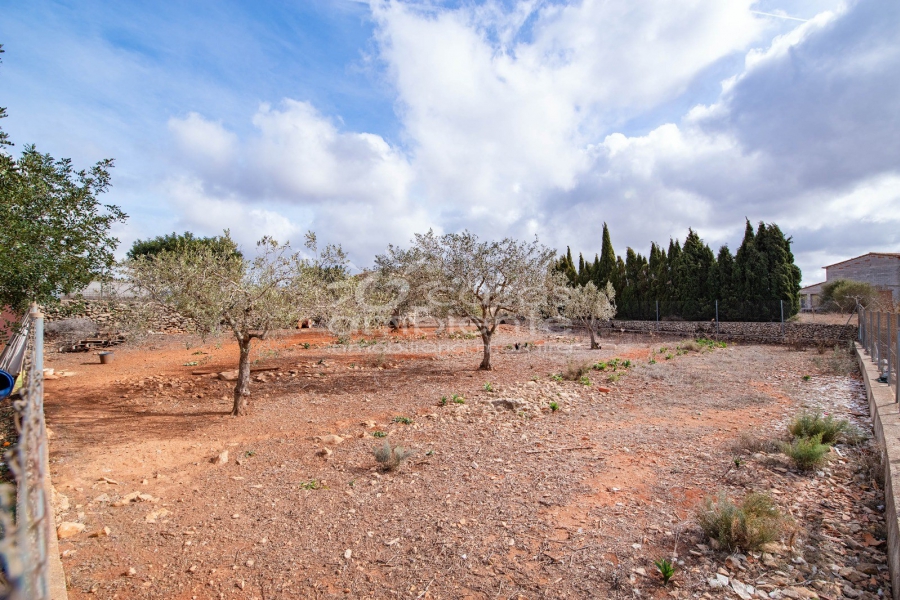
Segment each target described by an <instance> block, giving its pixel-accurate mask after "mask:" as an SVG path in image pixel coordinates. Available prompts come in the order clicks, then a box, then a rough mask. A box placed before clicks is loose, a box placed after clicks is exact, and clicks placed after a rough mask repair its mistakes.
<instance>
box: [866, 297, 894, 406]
mask: <svg viewBox="0 0 900 600" xmlns="http://www.w3.org/2000/svg"><path fill="white" fill-rule="evenodd" d="M859 343H860V344H862V346H863V348H864V349H865V351H866V353H868V355H869V357H870V358H871V359H872V362H874V363H875V364H876V366H877V367H878V373H879V374H880V375H881V377H880V378H879V381H881V382H882V383H887V384H888V385H890V386H892V387H893V388H894V400H895V401H896V402H900V384H898V381H900V314H897V313H893V312H883V311H878V310H873V309H871V308H869V309H865V308H860V309H859Z"/></svg>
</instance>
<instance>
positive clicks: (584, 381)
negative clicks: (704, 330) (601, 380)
mask: <svg viewBox="0 0 900 600" xmlns="http://www.w3.org/2000/svg"><path fill="white" fill-rule="evenodd" d="M579 381H580V382H581V385H584V386H589V385H591V378H590V377H588V376H587V375H583V376H582V377H581V379H579Z"/></svg>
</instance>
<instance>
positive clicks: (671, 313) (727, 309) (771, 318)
mask: <svg viewBox="0 0 900 600" xmlns="http://www.w3.org/2000/svg"><path fill="white" fill-rule="evenodd" d="M795 312H796V310H794V309H793V308H792V306H791V304H790V302H785V301H782V300H760V301H756V302H742V301H737V300H707V299H702V298H701V299H695V300H687V301H679V302H675V301H668V300H640V301H635V300H632V301H629V300H624V301H619V302H617V304H616V318H617V319H627V320H633V321H741V322H756V323H778V322H781V321H784V320H785V319H788V318H790V317H791V316H792V315H793V314H794V313H795Z"/></svg>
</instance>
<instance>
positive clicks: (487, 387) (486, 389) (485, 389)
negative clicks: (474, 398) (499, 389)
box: [484, 381, 494, 392]
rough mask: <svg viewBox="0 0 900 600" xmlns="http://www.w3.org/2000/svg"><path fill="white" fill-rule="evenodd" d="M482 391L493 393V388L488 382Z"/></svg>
mask: <svg viewBox="0 0 900 600" xmlns="http://www.w3.org/2000/svg"><path fill="white" fill-rule="evenodd" d="M484 391H486V392H493V391H494V386H493V385H491V382H490V381H489V382H487V383H486V384H484Z"/></svg>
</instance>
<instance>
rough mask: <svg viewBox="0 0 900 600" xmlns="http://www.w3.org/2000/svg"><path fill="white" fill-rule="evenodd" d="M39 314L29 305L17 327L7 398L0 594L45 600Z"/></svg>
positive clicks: (46, 505) (0, 492) (46, 510)
mask: <svg viewBox="0 0 900 600" xmlns="http://www.w3.org/2000/svg"><path fill="white" fill-rule="evenodd" d="M43 325H44V323H43V316H42V315H41V313H40V312H38V311H37V309H33V310H32V312H31V314H30V315H29V316H28V318H27V319H26V322H25V323H24V324H23V327H22V328H21V329H20V332H19V333H20V335H24V336H25V343H24V344H23V350H22V351H23V357H24V361H23V362H22V366H21V373H22V377H23V382H22V387H21V389H20V391H19V396H18V398H17V399H15V400H14V401H13V408H14V411H13V415H14V419H15V429H16V433H17V439H16V441H15V444H14V445H13V446H12V447H11V449H10V450H9V451H8V452H7V453H6V455H5V460H6V464H7V465H8V466H9V470H10V472H11V473H12V475H13V476H14V478H15V485H14V486H13V485H11V484H8V483H6V484H2V489H0V529H2V531H0V534H2V535H0V558H2V561H3V565H2V567H3V573H2V575H3V581H2V582H0V598H9V599H10V600H49V598H50V553H49V546H50V540H51V536H52V535H53V530H52V527H53V519H52V515H51V512H50V510H51V508H50V498H49V497H48V493H47V490H48V489H49V485H48V481H49V480H48V479H47V478H48V476H49V474H48V454H47V453H48V446H47V427H46V424H45V423H44V390H43V366H44V365H43V353H44V349H43V339H44V331H43Z"/></svg>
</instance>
